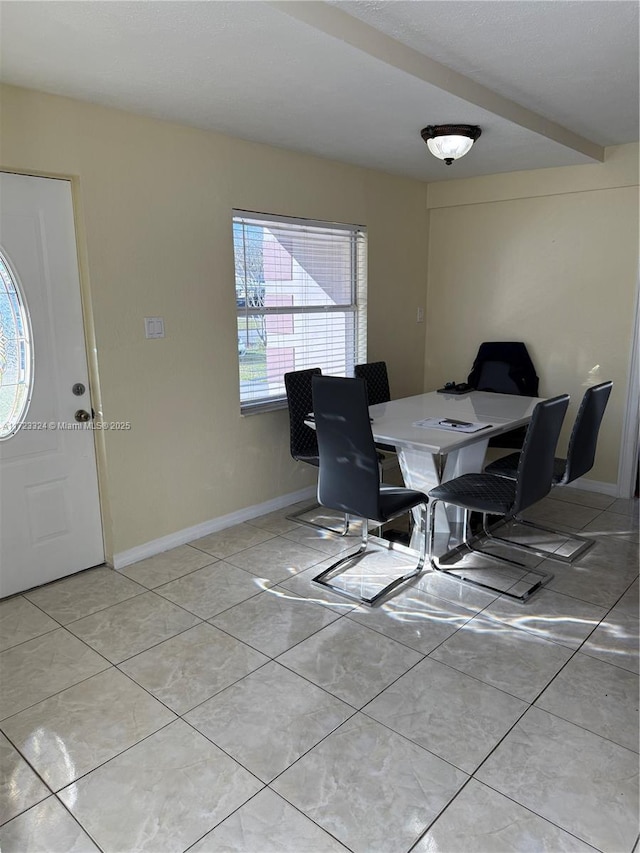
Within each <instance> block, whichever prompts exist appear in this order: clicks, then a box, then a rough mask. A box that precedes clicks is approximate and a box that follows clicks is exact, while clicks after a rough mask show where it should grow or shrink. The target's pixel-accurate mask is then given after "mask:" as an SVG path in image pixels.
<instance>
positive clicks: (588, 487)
mask: <svg viewBox="0 0 640 853" xmlns="http://www.w3.org/2000/svg"><path fill="white" fill-rule="evenodd" d="M567 488H568V489H571V488H575V489H582V491H583V492H600V494H601V495H609V496H610V497H612V498H617V497H618V486H617V484H616V483H601V482H599V481H598V480H588V479H587V478H586V477H578V479H577V480H574V481H573V482H572V483H569V485H568V486H567Z"/></svg>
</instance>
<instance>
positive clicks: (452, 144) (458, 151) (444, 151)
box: [420, 124, 482, 166]
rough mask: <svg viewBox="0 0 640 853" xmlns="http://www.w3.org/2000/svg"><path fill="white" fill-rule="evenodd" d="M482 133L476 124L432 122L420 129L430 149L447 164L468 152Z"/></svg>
mask: <svg viewBox="0 0 640 853" xmlns="http://www.w3.org/2000/svg"><path fill="white" fill-rule="evenodd" d="M481 133H482V131H481V130H480V128H479V127H477V126H476V125H474V124H430V125H428V127H423V128H422V130H421V131H420V135H421V136H422V138H423V139H424V141H425V142H426V143H427V147H428V148H429V151H431V153H432V154H433V156H434V157H437V158H438V159H439V160H444V162H445V163H446V164H447V166H450V165H451V164H452V163H453V161H454V160H459V159H460V157H464V155H465V154H468V153H469V151H471V146H472V145H473V143H474V142H475V141H476V139H477V138H478V137H479V136H480V134H481Z"/></svg>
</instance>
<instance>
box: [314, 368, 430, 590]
mask: <svg viewBox="0 0 640 853" xmlns="http://www.w3.org/2000/svg"><path fill="white" fill-rule="evenodd" d="M312 384H313V411H314V415H315V424H316V435H317V439H318V451H319V456H320V468H319V472H318V503H319V504H320V505H321V506H324V507H327V508H328V509H333V510H337V511H339V512H344V513H345V514H346V515H347V516H349V517H354V518H358V519H360V520H361V523H362V527H361V530H362V535H361V542H360V547H359V548H358V550H357V551H355V552H354V553H350V554H348V555H346V556H343V557H341V558H340V559H338V560H337V561H336V562H334V563H333V564H332V565H331V566H329V567H328V568H326V569H325V570H324V571H322V572H321V573H320V574H319V575H317V576H316V577H315V578H313V581H314V583H317V584H320V585H322V586H324V587H327V588H329V589H331V590H333V591H334V592H336V593H339V594H340V595H343V596H346V597H347V598H351V599H353V600H355V601H358V602H360V603H361V604H367V605H369V606H373V605H375V604H378V603H379V602H380V601H382V600H383V599H384V598H386V597H387V596H388V595H389V594H390V593H391V592H392V591H393V590H394V589H396V588H397V587H398V586H400V584H402V583H404V582H405V581H408V580H409V579H410V578H414V577H416V576H417V575H419V574H420V572H421V571H422V570H423V567H424V562H425V559H426V532H425V527H424V521H425V515H426V506H427V496H426V495H425V494H424V492H419V491H416V490H414V489H407V488H404V487H399V486H388V485H385V484H384V483H381V482H380V468H379V465H378V453H377V451H376V446H375V443H374V440H373V435H372V432H371V421H370V420H369V406H368V397H367V388H366V383H365V381H364V379H358V378H354V379H344V378H342V377H335V376H314V377H313V380H312ZM418 506H422V508H423V509H422V534H423V535H422V544H421V549H420V555H419V558H418V562H417V564H416V565H415V566H414V567H412V568H411V569H410V571H408V572H405V573H404V574H402V575H401V576H400V577H395V578H393V579H392V580H391V581H389V583H387V584H385V585H384V587H383V588H382V589H379V590H378V591H377V592H375V593H374V594H373V595H369V596H368V595H364V594H359V593H357V592H353V591H351V590H349V589H347V588H346V587H342V586H339V585H336V584H334V583H332V579H333V577H334V576H335V575H337V574H339V573H341V572H343V571H345V570H346V569H347V568H348V567H349V566H350V565H354V564H357V563H359V562H360V561H361V560H363V559H364V558H365V557H366V555H367V551H368V547H369V531H368V524H367V522H368V521H375V522H377V523H378V524H383V523H385V522H387V521H390V520H392V519H394V518H397V517H398V516H400V515H403V514H404V513H407V512H409V511H410V510H411V509H413V508H414V507H418Z"/></svg>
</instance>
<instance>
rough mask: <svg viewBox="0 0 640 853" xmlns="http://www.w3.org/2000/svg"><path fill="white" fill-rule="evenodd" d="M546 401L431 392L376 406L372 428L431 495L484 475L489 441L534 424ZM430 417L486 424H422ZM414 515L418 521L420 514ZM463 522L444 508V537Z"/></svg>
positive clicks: (440, 528)
mask: <svg viewBox="0 0 640 853" xmlns="http://www.w3.org/2000/svg"><path fill="white" fill-rule="evenodd" d="M542 399H544V398H540V397H520V396H518V395H512V394H494V393H491V392H488V391H471V392H469V393H468V394H463V395H453V394H443V393H438V392H437V391H431V392H428V393H426V394H417V395H416V396H414V397H403V398H401V399H399V400H391V401H390V402H388V403H378V404H377V405H375V406H370V407H369V412H370V414H371V418H372V422H371V429H372V432H373V437H374V439H375V441H376V442H378V443H380V444H389V445H393V446H394V447H395V448H396V451H397V454H398V462H399V464H400V470H401V472H402V476H403V479H404V482H405V485H406V486H407V487H408V488H411V489H418V490H419V491H422V492H427V493H428V492H429V490H430V489H433V488H434V487H435V486H437V485H439V484H440V483H442V482H444V481H446V480H452V479H453V478H454V477H459V476H460V475H462V474H468V473H474V472H478V471H482V467H483V464H484V460H485V454H486V450H487V445H488V444H489V439H490V438H493V437H494V436H496V435H500V433H503V432H509V431H510V430H512V429H515V428H516V427H519V426H524V425H526V424H528V423H529V421H530V420H531V415H532V413H533V410H534V408H535V406H536V404H537V403H539V402H541V400H542ZM425 419H437V420H443V421H444V420H445V419H449V420H454V421H458V422H466V423H473V424H481V425H482V429H480V430H479V431H477V432H463V431H458V430H457V429H456V428H453V429H444V428H441V427H425V426H419V425H416V424H418V422H419V421H423V420H425ZM414 514H416V520H418V516H417V511H416V510H414ZM461 522H462V514H461V511H460V510H457V509H456V508H455V507H447V508H446V509H445V507H444V505H442V504H441V505H440V506H439V507H438V512H437V513H436V531H437V532H438V533H449V534H451V533H452V532H453V528H454V525H459V524H460V523H461ZM419 536H420V530H419V527H418V525H414V530H413V534H412V538H411V547H412V548H415V549H416V550H417V549H418V547H419V542H418V539H419Z"/></svg>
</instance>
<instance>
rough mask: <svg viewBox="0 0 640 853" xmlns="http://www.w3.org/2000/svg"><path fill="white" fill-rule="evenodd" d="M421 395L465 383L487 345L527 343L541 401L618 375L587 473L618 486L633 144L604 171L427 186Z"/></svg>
mask: <svg viewBox="0 0 640 853" xmlns="http://www.w3.org/2000/svg"><path fill="white" fill-rule="evenodd" d="M428 199H429V200H428V204H429V210H430V221H429V246H430V249H429V272H428V295H427V327H426V334H427V338H426V358H425V388H426V389H432V388H436V387H438V386H439V385H441V384H442V383H443V382H444V381H447V380H451V379H456V380H457V381H460V380H462V379H466V377H467V374H468V373H469V370H470V367H471V364H472V362H473V359H474V356H475V354H476V352H477V349H478V345H479V344H480V343H481V342H482V341H485V340H522V341H525V343H526V344H527V347H528V349H529V352H530V353H531V356H532V359H533V361H534V364H535V365H536V368H537V372H538V375H539V376H540V394H541V395H543V396H551V395H555V394H560V393H564V392H568V393H569V394H571V406H570V409H569V411H568V413H567V417H566V420H565V427H564V430H563V436H562V437H561V441H560V448H561V449H562V450H564V449H566V441H567V438H568V433H569V429H570V427H571V425H572V423H573V419H574V417H575V414H576V409H577V406H578V404H579V402H580V399H581V397H582V394H583V393H584V389H585V388H586V387H587V386H589V385H593V384H595V383H596V382H600V381H603V380H605V379H613V381H614V390H613V392H612V395H611V399H610V401H609V405H608V409H607V412H606V415H605V419H604V422H603V425H602V430H601V434H600V441H599V445H598V454H597V458H596V464H595V465H594V468H593V470H592V471H591V472H590V474H589V478H590V479H592V480H594V481H597V482H599V483H605V484H608V485H609V486H611V487H612V488H613V486H614V484H615V483H616V479H617V472H618V457H619V448H620V438H621V432H622V421H623V417H624V411H625V406H626V394H627V382H628V372H629V360H630V358H629V357H630V351H631V336H632V330H633V321H634V299H635V292H636V286H637V279H638V145H637V144H633V145H623V146H616V147H613V148H608V149H607V150H606V160H605V162H604V163H603V164H596V165H588V166H575V167H567V168H558V169H541V170H537V171H532V172H517V173H511V174H503V175H495V176H490V177H483V178H474V179H469V180H458V181H446V182H443V183H437V184H431V185H430V187H429V195H428Z"/></svg>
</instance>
